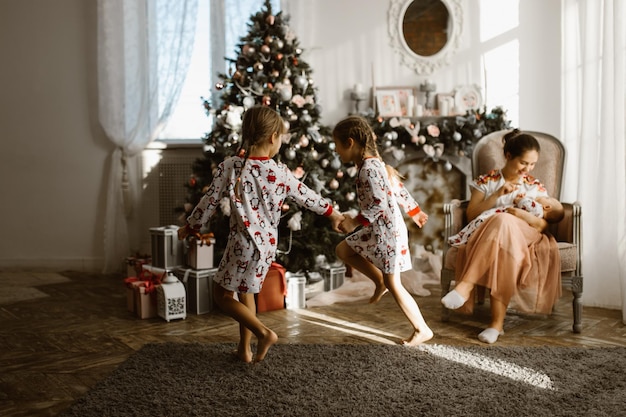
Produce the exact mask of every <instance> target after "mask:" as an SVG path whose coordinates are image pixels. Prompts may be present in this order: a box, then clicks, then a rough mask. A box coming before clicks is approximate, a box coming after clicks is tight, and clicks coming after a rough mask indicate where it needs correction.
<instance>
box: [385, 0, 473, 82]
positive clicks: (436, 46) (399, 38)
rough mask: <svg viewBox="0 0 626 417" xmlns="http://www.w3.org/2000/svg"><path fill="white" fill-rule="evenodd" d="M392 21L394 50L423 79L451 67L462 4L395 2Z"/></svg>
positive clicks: (436, 0) (426, 0)
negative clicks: (436, 71)
mask: <svg viewBox="0 0 626 417" xmlns="http://www.w3.org/2000/svg"><path fill="white" fill-rule="evenodd" d="M388 17H389V23H388V24H389V28H388V29H389V35H390V38H391V45H392V47H393V48H394V49H395V50H396V51H397V52H398V53H399V54H400V56H401V59H402V62H403V63H404V64H406V65H407V66H409V68H412V69H413V70H414V71H415V72H416V73H418V74H420V75H429V74H432V73H433V72H434V71H435V70H437V69H439V68H442V67H443V66H445V65H448V64H449V63H450V58H451V57H452V56H453V55H454V53H456V51H457V50H458V44H459V38H460V34H461V32H462V23H463V13H462V9H461V5H460V0H391V5H390V8H389V16H388Z"/></svg>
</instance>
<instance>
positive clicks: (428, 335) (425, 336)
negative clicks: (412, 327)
mask: <svg viewBox="0 0 626 417" xmlns="http://www.w3.org/2000/svg"><path fill="white" fill-rule="evenodd" d="M433 336H434V334H433V331H432V330H430V329H428V330H425V331H422V332H413V335H411V337H410V338H409V339H406V340H403V341H402V344H403V345H405V346H417V345H421V344H422V343H424V342H427V341H429V340H430V339H432V338H433Z"/></svg>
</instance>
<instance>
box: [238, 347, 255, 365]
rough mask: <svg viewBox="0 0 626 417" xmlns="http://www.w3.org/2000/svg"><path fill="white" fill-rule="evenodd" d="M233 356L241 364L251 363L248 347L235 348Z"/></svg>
mask: <svg viewBox="0 0 626 417" xmlns="http://www.w3.org/2000/svg"><path fill="white" fill-rule="evenodd" d="M233 354H234V355H235V356H236V357H237V358H238V359H239V360H240V361H242V362H245V363H250V362H252V350H251V349H250V345H247V346H242V345H239V346H237V350H235V351H234V352H233Z"/></svg>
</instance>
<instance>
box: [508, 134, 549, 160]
mask: <svg viewBox="0 0 626 417" xmlns="http://www.w3.org/2000/svg"><path fill="white" fill-rule="evenodd" d="M502 141H503V142H504V155H505V156H506V154H510V155H511V157H512V158H517V157H518V156H522V155H523V154H524V153H525V152H528V151H537V152H539V151H540V150H541V148H540V147H539V142H538V141H537V139H536V138H535V137H534V136H533V135H531V134H528V133H524V132H522V131H520V130H519V129H513V130H511V131H510V132H509V133H507V134H506V135H504V138H502Z"/></svg>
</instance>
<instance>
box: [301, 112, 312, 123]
mask: <svg viewBox="0 0 626 417" xmlns="http://www.w3.org/2000/svg"><path fill="white" fill-rule="evenodd" d="M305 111H306V110H303V111H302V113H303V114H302V116H300V120H301V121H302V122H303V123H305V124H309V123H311V122H312V121H313V119H312V118H311V115H310V114H308V113H304V112H305Z"/></svg>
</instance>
